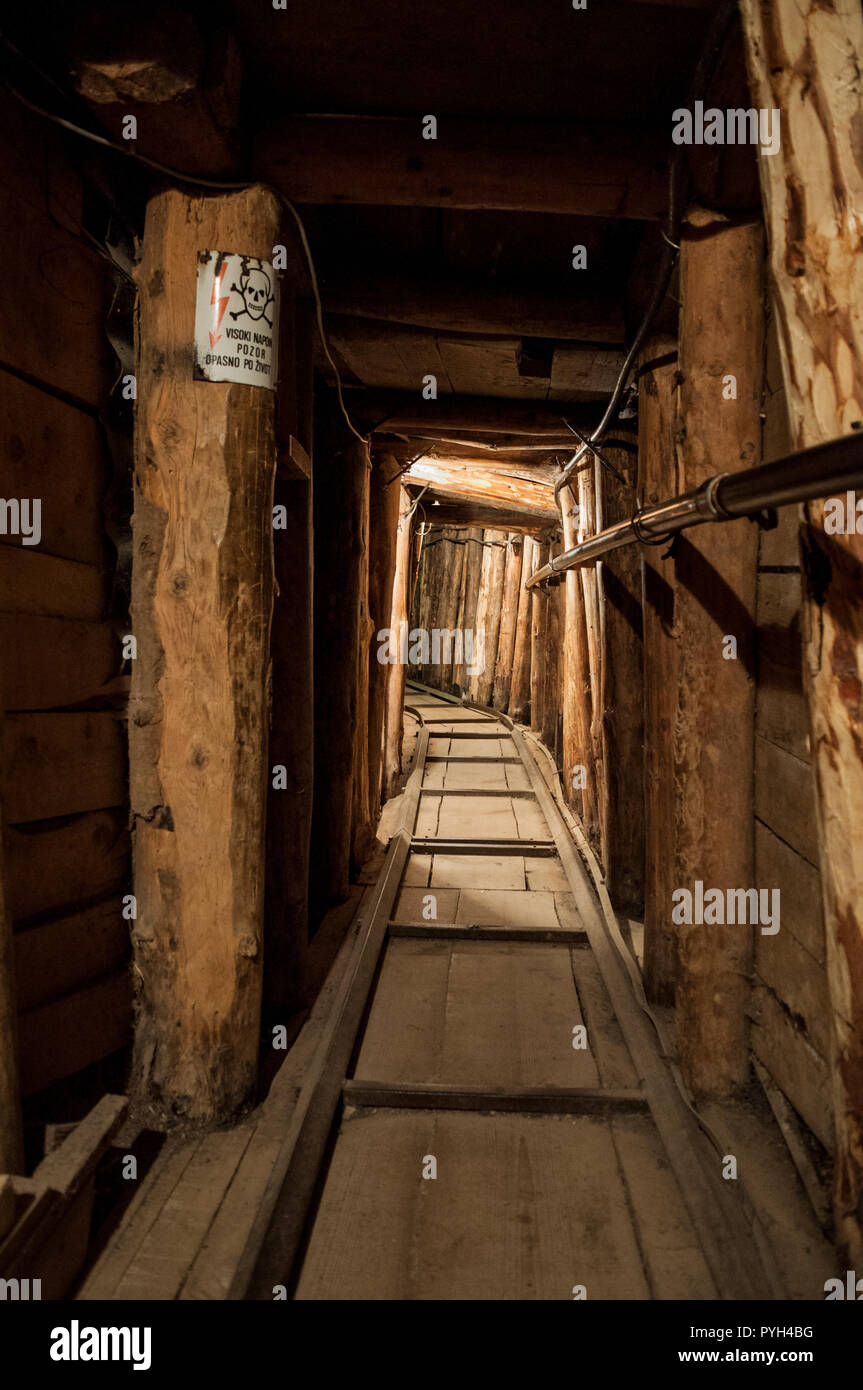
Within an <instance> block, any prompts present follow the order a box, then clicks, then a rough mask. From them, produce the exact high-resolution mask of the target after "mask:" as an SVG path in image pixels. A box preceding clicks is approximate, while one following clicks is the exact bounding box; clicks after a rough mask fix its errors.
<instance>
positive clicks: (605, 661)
mask: <svg viewBox="0 0 863 1390" xmlns="http://www.w3.org/2000/svg"><path fill="white" fill-rule="evenodd" d="M602 452H603V454H604V455H605V457H606V458H607V459H608V461H609V463H611V464H613V465H614V467H615V468H616V469H617V471H618V473H620V474H621V476H622V477H623V478H624V479H625V481H624V482H619V481H618V479H617V478H615V477H614V475H613V474H612V473H609V472H608V471H607V470H606V469H603V470H602V472H601V474H600V475H599V480H600V487H601V492H602V525H603V527H607V526H614V525H616V523H617V522H618V521H625V520H626V519H627V518H628V517H630V516H632V513H633V512H634V511H635V508H636V505H637V503H636V476H637V467H638V449H637V446H636V443H635V440H634V438H632V437H630V436H628V435H627V434H625V432H624V431H623V430H622V429H621V428H620V427H618V428H617V429H615V431H614V434H613V435H612V436H609V438H608V439H607V440H606V441H605V444H604V446H603V450H602ZM597 574H598V583H599V601H600V605H601V615H602V621H601V631H602V663H601V664H602V689H601V694H600V704H601V708H602V765H603V768H604V770H605V786H604V796H603V799H602V808H601V809H602V818H601V827H600V829H601V841H602V862H603V865H604V866H605V875H606V879H607V882H608V891H609V895H610V897H611V900H612V902H613V904H614V906H615V907H616V908H620V909H621V910H627V911H631V912H632V913H633V914H634V915H635V916H636V917H640V916H641V912H642V908H643V904H644V785H643V783H644V721H643V714H642V687H643V662H642V655H643V634H642V623H641V565H640V560H639V555H638V549H637V547H635V546H625V547H624V548H623V549H621V550H613V551H612V552H611V553H610V554H609V555H608V556H606V558H605V559H604V560H601V561H600V563H599V565H598V566H597Z"/></svg>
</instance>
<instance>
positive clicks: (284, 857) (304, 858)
mask: <svg viewBox="0 0 863 1390" xmlns="http://www.w3.org/2000/svg"><path fill="white" fill-rule="evenodd" d="M290 288H291V287H290V285H289V282H288V277H287V276H286V277H285V278H284V279H283V281H282V306H281V315H280V321H281V329H280V333H279V392H278V399H277V406H276V411H277V432H278V449H279V460H280V467H281V460H282V458H283V457H284V455H285V453H286V452H287V451H288V450H289V449H290V448H291V440H292V439H299V440H300V442H301V443H302V444H303V447H304V448H305V449H306V451H307V453H309V454H311V452H312V438H311V428H310V421H309V416H310V413H311V404H312V395H313V388H312V356H313V348H314V340H313V334H314V333H316V332H317V328H316V326H315V325H314V322H313V320H311V319H310V318H309V315H308V313H307V307H306V306H307V301H302V300H300V301H297V300H295V299H293V297H292V296H290ZM274 501H275V503H276V504H277V505H278V506H280V507H284V509H285V510H284V520H285V526H284V529H278V530H274V532H273V544H274V563H275V577H276V600H275V604H274V606H273V626H272V636H271V644H270V657H271V662H272V692H273V693H272V713H271V721H270V744H269V755H268V758H267V765H268V767H269V768H271V769H272V768H273V767H276V766H281V767H284V769H285V785H284V786H281V785H279V786H278V787H274V786H273V785H272V775H271V777H270V787H269V790H268V796H267V881H266V901H265V920H264V1005H265V1008H266V1010H267V1013H268V1015H269V1016H270V1018H272V1019H273V1020H274V1021H283V1019H284V1017H285V1015H289V1014H291V1013H294V1012H296V1011H297V1010H299V1009H301V1008H303V1007H304V1005H305V1003H306V963H307V954H308V939H309V849H310V842H311V829H312V797H313V794H314V740H315V726H314V619H313V598H314V592H313V591H314V575H313V537H312V482H311V480H308V481H306V480H303V479H291V480H290V481H284V482H283V481H282V480H281V479H280V478H277V480H276V489H275V497H274ZM280 520H281V516H280Z"/></svg>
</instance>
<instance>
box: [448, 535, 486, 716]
mask: <svg viewBox="0 0 863 1390" xmlns="http://www.w3.org/2000/svg"><path fill="white" fill-rule="evenodd" d="M462 535H463V536H464V538H465V547H464V552H465V554H464V570H463V575H464V578H463V583H462V589H463V594H464V596H463V600H462V604H461V613H460V617H459V626H460V627H461V629H462V632H463V633H467V632H469V633H470V634H471V641H472V642H474V641H475V637H476V610H477V604H478V603H479V585H480V579H481V577H482V557H483V555H484V553H485V552H484V550H483V545H482V531H481V529H480V528H479V527H478V526H471V527H470V528H469V529H468V530H467V531H463V532H462ZM472 650H473V648H472ZM466 655H467V653H466V650H464V649H463V651H462V656H463V657H464V656H466ZM468 665H470V663H469V662H467V661H465V660H462V661H458V662H455V663H454V664H453V689H454V690H455V691H456V692H457V693H458V694H460V695H462V694H464V693H465V692H466V691H467V689H468V686H469V684H470V675H469V673H468V670H467V667H468Z"/></svg>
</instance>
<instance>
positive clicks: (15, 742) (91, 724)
mask: <svg viewBox="0 0 863 1390" xmlns="http://www.w3.org/2000/svg"><path fill="white" fill-rule="evenodd" d="M5 742H6V746H5V750H4V753H5V757H4V798H5V803H6V804H5V812H6V816H7V817H8V820H9V822H10V823H11V824H13V825H14V824H20V823H22V822H25V821H37V820H47V819H48V818H49V817H53V816H64V815H70V814H72V813H73V812H78V811H95V810H101V809H102V808H103V807H108V806H120V805H122V804H123V803H124V802H125V801H126V799H127V781H126V750H125V737H124V731H123V726H122V724H121V723H120V721H119V720H118V718H117V717H116V716H115V715H114V714H113V713H111V712H109V711H100V712H97V713H92V714H71V713H62V714H13V715H9V716H8V718H7V720H6V741H5Z"/></svg>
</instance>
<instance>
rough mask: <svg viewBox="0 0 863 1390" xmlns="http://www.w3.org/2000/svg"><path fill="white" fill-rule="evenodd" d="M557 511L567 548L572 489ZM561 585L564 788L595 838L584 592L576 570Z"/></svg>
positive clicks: (573, 516)
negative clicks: (563, 607) (563, 588)
mask: <svg viewBox="0 0 863 1390" xmlns="http://www.w3.org/2000/svg"><path fill="white" fill-rule="evenodd" d="M561 512H562V516H563V544H564V548H565V549H569V548H570V547H571V546H573V545H575V543H576V541H577V539H578V512H577V510H576V502H575V498H574V496H573V492H572V488H568V487H567V488H564V489H563V491H562V493H561ZM564 586H565V598H564V604H565V630H564V647H563V670H564V675H563V790H564V795H565V796H566V799H567V801H569V803H570V805H572V806H575V807H576V808H577V809H578V811H579V812H580V815H581V819H582V821H583V823H584V827H585V830H586V832H587V833H588V835H589V837H590V838H591V839H595V838H596V834H597V827H598V808H597V788H596V764H595V762H594V758H593V746H592V744H591V720H592V692H591V686H590V661H589V656H588V648H587V627H586V624H585V616H584V593H583V590H582V583H581V576H580V574H579V572H578V570H568V571H567V573H566V577H565V579H564ZM576 772H578V775H577V776H576ZM582 784H583V785H582Z"/></svg>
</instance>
